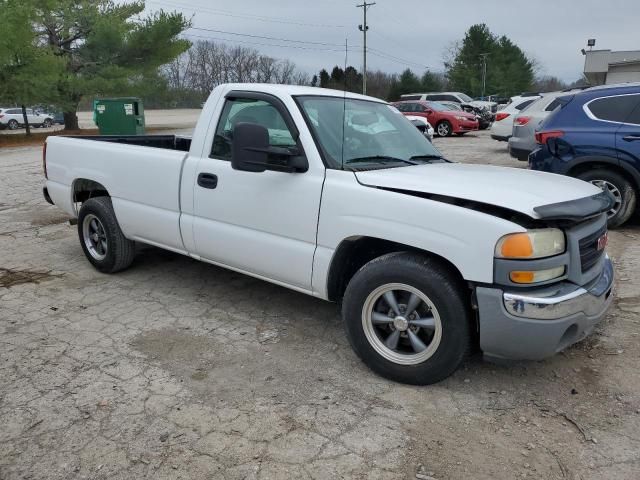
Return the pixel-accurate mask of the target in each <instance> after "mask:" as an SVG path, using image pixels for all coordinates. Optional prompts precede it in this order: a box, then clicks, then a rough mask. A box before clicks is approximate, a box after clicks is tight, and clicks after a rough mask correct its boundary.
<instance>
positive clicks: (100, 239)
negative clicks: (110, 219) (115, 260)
mask: <svg viewBox="0 0 640 480" xmlns="http://www.w3.org/2000/svg"><path fill="white" fill-rule="evenodd" d="M82 238H83V240H84V245H85V247H87V251H88V252H89V254H90V255H91V256H92V257H93V258H95V259H96V260H104V258H105V257H106V256H107V250H108V247H109V244H108V242H107V233H106V231H105V229H104V226H103V225H102V222H101V221H100V219H99V218H98V217H96V216H95V215H94V214H92V213H90V214H89V215H87V216H86V217H84V220H83V222H82Z"/></svg>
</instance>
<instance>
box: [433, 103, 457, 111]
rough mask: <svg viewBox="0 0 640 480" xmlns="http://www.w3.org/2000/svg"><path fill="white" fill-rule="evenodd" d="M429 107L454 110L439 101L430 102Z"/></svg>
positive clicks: (438, 109) (437, 109)
mask: <svg viewBox="0 0 640 480" xmlns="http://www.w3.org/2000/svg"><path fill="white" fill-rule="evenodd" d="M429 108H430V109H431V110H435V111H436V112H447V111H451V110H453V108H451V107H449V106H447V105H444V104H442V103H438V102H429Z"/></svg>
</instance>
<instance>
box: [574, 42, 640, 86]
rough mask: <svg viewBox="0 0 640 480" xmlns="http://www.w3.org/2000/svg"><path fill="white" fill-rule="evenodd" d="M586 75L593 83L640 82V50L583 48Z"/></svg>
mask: <svg viewBox="0 0 640 480" xmlns="http://www.w3.org/2000/svg"><path fill="white" fill-rule="evenodd" d="M582 53H583V54H584V56H585V61H584V76H585V77H587V80H588V81H589V83H590V84H591V85H605V84H615V83H627V82H640V50H627V51H619V52H614V51H612V50H589V51H585V50H583V51H582Z"/></svg>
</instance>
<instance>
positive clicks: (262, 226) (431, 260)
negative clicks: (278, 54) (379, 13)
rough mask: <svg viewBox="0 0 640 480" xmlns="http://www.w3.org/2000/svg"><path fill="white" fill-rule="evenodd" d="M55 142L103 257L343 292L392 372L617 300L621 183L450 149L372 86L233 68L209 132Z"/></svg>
mask: <svg viewBox="0 0 640 480" xmlns="http://www.w3.org/2000/svg"><path fill="white" fill-rule="evenodd" d="M43 155H44V158H43V166H44V173H45V178H46V184H45V187H44V191H43V193H44V196H45V199H47V201H49V202H51V203H54V204H55V205H57V206H58V207H60V208H61V209H62V210H64V211H65V212H66V213H67V214H68V215H70V216H71V217H73V218H74V219H77V225H78V237H79V242H80V246H81V248H82V250H83V251H84V254H85V255H86V257H87V259H88V261H89V262H90V263H91V264H92V265H93V266H94V267H95V268H96V269H97V270H99V271H101V272H104V273H114V272H117V271H119V270H123V269H125V268H127V267H128V266H130V265H131V263H132V261H133V259H134V255H135V243H136V242H140V243H147V244H151V245H155V246H156V247H160V248H164V249H167V250H171V251H173V252H176V253H180V254H183V255H187V256H190V257H192V258H194V259H197V260H203V261H206V262H209V263H213V264H216V265H219V266H222V267H226V268H230V269H232V270H235V271H237V272H242V273H246V274H249V275H252V276H254V277H257V278H260V279H262V280H266V281H270V282H273V283H276V284H278V285H281V286H283V287H287V288H291V289H293V290H296V291H298V292H301V293H305V294H308V295H313V296H315V297H318V298H321V299H325V300H329V301H336V302H341V306H342V315H343V319H344V326H345V330H346V336H347V338H348V340H349V342H350V343H351V345H352V347H353V348H354V350H355V352H356V353H357V354H358V355H359V356H360V358H361V359H362V360H363V361H364V362H365V363H366V364H367V365H368V366H369V367H371V368H372V369H373V370H374V371H376V372H378V373H379V374H380V375H383V376H385V377H388V378H391V379H393V380H396V381H400V382H406V383H413V384H429V383H434V382H437V381H439V380H442V379H443V378H446V377H447V376H448V375H450V374H451V373H452V372H453V371H455V370H456V368H457V367H458V366H459V365H460V364H461V362H462V361H463V360H464V358H465V356H466V355H467V353H468V352H469V351H470V349H471V348H473V347H474V343H475V342H478V343H479V346H480V349H481V350H482V351H483V352H484V354H485V355H486V356H488V357H494V358H500V359H503V360H504V359H508V358H512V359H513V358H516V359H541V358H544V357H547V356H550V355H553V354H554V353H556V352H558V351H560V350H562V349H564V348H566V347H567V346H569V345H571V344H573V343H574V342H577V341H579V340H581V339H582V338H584V337H585V336H586V335H587V334H589V333H590V332H591V331H592V330H593V329H594V328H595V326H596V324H597V323H598V322H599V321H600V320H601V319H602V318H603V317H604V315H605V313H606V311H607V308H608V307H609V305H610V304H611V302H612V300H613V295H612V294H611V288H612V282H613V268H612V263H611V261H610V260H609V258H608V257H607V255H606V254H605V250H604V245H605V239H606V231H607V230H606V213H605V212H606V211H607V210H608V209H609V208H610V206H611V203H610V198H609V197H608V195H607V194H605V192H602V191H601V190H600V189H599V188H597V187H595V186H593V185H590V184H588V183H585V182H583V181H580V180H576V179H574V178H569V177H562V176H560V175H552V174H547V173H542V172H530V171H528V170H524V169H515V168H500V167H495V166H486V165H462V164H456V163H451V162H448V161H447V160H445V159H443V158H442V156H441V155H440V153H439V152H438V150H437V149H436V148H435V147H434V146H433V145H431V144H430V143H429V142H428V141H427V140H426V139H425V138H424V136H423V135H421V134H420V132H419V131H418V130H417V129H416V128H415V127H414V126H413V125H411V123H410V122H408V121H406V119H404V118H401V116H400V115H399V113H398V112H397V111H396V109H393V108H389V105H388V104H387V103H386V102H383V101H381V100H379V99H376V98H372V97H366V96H362V95H357V94H353V93H349V92H343V91H338V90H329V89H320V88H312V87H301V86H291V85H264V84H223V85H220V86H218V87H216V88H215V89H214V90H213V92H212V93H211V95H210V97H209V100H208V101H207V103H206V105H205V107H204V109H203V111H202V113H201V116H200V119H199V121H198V124H197V125H196V127H195V130H194V136H193V139H186V138H183V137H176V136H172V135H158V136H146V135H141V136H124V137H118V136H114V137H105V136H93V137H64V136H50V137H48V138H47V140H46V148H45V149H43ZM592 238H595V239H598V241H597V244H596V243H593V242H591V241H590V240H589V241H588V242H584V240H585V239H592ZM67 253H68V252H66V251H65V252H64V253H62V254H67ZM69 262H70V263H72V260H71V259H69ZM160 270H161V268H159V270H158V271H159V272H160ZM242 288H243V289H245V290H247V289H248V290H247V291H243V292H241V293H242V295H244V296H245V297H246V298H248V299H250V297H251V292H250V287H246V286H243V287H242ZM248 301H250V300H248ZM125 320H126V319H125ZM295 320H296V321H300V322H303V321H304V320H305V319H304V317H303V316H298V317H297V318H296V319H295ZM331 361H336V359H333V360H331ZM319 368H322V365H320V366H319Z"/></svg>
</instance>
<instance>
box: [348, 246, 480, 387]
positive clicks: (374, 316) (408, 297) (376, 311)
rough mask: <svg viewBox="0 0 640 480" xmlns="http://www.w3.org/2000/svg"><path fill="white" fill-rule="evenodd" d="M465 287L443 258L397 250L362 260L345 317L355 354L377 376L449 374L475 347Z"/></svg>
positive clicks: (435, 377) (425, 379)
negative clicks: (472, 340) (472, 346)
mask: <svg viewBox="0 0 640 480" xmlns="http://www.w3.org/2000/svg"><path fill="white" fill-rule="evenodd" d="M463 289H464V286H463V285H461V284H460V282H459V281H458V280H457V279H456V277H455V276H454V275H453V274H452V273H451V272H450V271H449V270H448V269H447V268H445V267H444V266H443V265H442V264H441V263H440V262H438V261H435V260H433V259H431V258H428V257H423V256H421V255H417V254H413V253H408V252H396V253H391V254H387V255H384V256H382V257H379V258H377V259H374V260H372V261H370V262H369V263H367V264H366V265H364V266H363V267H362V268H361V269H360V270H359V271H358V272H357V273H356V274H355V275H354V276H353V278H352V279H351V281H350V282H349V285H348V286H347V289H346V292H345V295H344V298H343V304H342V316H343V320H344V324H345V329H346V332H347V337H348V339H349V342H350V343H351V346H352V347H353V349H354V350H355V352H356V354H357V355H358V356H359V357H360V358H361V359H362V361H363V362H364V363H365V364H366V365H367V366H368V367H369V368H371V369H372V370H373V371H375V372H376V373H378V374H379V375H381V376H383V377H385V378H388V379H391V380H395V381H397V382H402V383H408V384H414V385H429V384H432V383H436V382H439V381H441V380H443V379H445V378H447V377H448V376H449V375H451V374H452V373H453V372H454V371H455V370H456V369H457V368H458V367H459V366H460V364H461V363H462V361H463V360H464V359H465V357H466V356H467V354H468V352H469V349H470V347H471V327H470V321H469V317H470V313H469V308H468V304H467V302H465V301H464V299H463V291H464V290H463Z"/></svg>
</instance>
